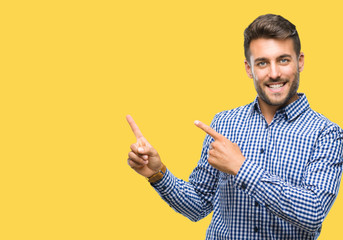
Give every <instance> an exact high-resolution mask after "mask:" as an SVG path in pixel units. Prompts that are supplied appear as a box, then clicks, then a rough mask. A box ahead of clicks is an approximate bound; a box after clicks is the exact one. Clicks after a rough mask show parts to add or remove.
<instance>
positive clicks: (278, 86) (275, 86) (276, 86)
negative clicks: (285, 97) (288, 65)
mask: <svg viewBox="0 0 343 240" xmlns="http://www.w3.org/2000/svg"><path fill="white" fill-rule="evenodd" d="M282 86H283V84H273V85H269V87H270V88H280V87H282Z"/></svg>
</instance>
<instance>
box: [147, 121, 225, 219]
mask: <svg viewBox="0 0 343 240" xmlns="http://www.w3.org/2000/svg"><path fill="white" fill-rule="evenodd" d="M211 127H212V128H215V119H214V120H213V121H212V124H211ZM212 141H213V138H212V137H210V136H208V135H206V137H205V140H204V143H203V149H202V152H201V158H200V160H199V162H198V165H197V167H196V168H195V169H194V170H193V172H192V173H191V175H190V177H189V181H188V182H186V181H184V180H182V179H179V178H176V177H175V176H174V175H173V174H172V173H171V172H170V171H169V169H167V171H166V173H165V175H164V176H163V178H162V179H161V180H160V181H158V182H156V183H153V184H151V185H152V186H153V187H154V189H155V190H156V191H157V192H158V194H159V195H160V196H161V198H162V199H163V200H164V201H165V202H167V203H168V204H169V206H170V207H172V208H173V209H174V210H175V211H176V212H178V213H181V214H182V215H184V216H186V217H187V218H189V219H190V220H191V221H194V222H195V221H199V220H201V219H202V218H204V217H206V216H207V215H208V214H209V213H211V212H212V210H213V199H214V196H215V193H216V189H217V182H218V176H219V171H218V170H216V169H215V168H213V167H212V166H211V165H210V164H209V163H208V162H207V158H208V149H209V145H210V144H211V142H212Z"/></svg>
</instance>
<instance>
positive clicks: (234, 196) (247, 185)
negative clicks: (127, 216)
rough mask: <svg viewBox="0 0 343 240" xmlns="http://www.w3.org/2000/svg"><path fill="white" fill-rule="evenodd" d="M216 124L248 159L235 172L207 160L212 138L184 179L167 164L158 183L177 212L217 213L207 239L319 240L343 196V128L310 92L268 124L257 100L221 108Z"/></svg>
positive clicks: (196, 216) (199, 216) (191, 215)
mask: <svg viewBox="0 0 343 240" xmlns="http://www.w3.org/2000/svg"><path fill="white" fill-rule="evenodd" d="M211 127H212V128H213V129H215V130H216V131H217V132H219V133H221V134H222V135H224V136H225V137H227V138H228V139H229V140H231V141H232V142H235V143H237V144H238V146H239V147H240V149H241V151H242V153H243V155H244V156H245V157H246V160H245V161H244V163H243V165H242V167H241V169H240V170H239V172H238V174H237V175H236V176H233V175H229V174H226V173H223V172H220V171H218V170H216V169H215V168H213V167H212V166H210V165H209V163H208V162H207V156H208V150H209V145H210V143H211V142H213V139H212V137H210V136H208V135H207V136H206V138H205V140H204V145H203V149H202V153H201V159H200V161H199V162H198V165H197V167H196V168H195V169H194V170H193V172H192V174H191V175H190V177H189V181H188V182H186V181H183V180H181V179H178V178H176V177H174V176H173V175H172V173H171V172H170V171H169V170H167V172H166V174H165V176H164V177H163V179H162V180H160V181H159V182H157V183H154V184H152V186H153V187H154V188H155V189H156V191H157V192H158V193H159V194H160V196H161V197H162V198H163V199H164V200H165V201H166V202H167V203H168V204H169V205H170V206H171V207H172V208H173V209H174V210H175V211H177V212H179V213H181V214H183V215H184V216H186V217H188V218H189V219H190V220H192V221H198V220H200V219H202V218H204V217H205V216H207V215H208V214H209V213H211V212H212V211H213V217H212V221H211V224H210V226H209V227H208V229H207V233H206V239H208V240H210V239H215V240H220V239H244V240H250V239H263V240H267V239H278V240H280V239H290V240H296V239H301V240H304V239H317V238H318V236H319V234H320V231H321V225H322V222H323V220H324V218H325V217H326V215H327V214H328V212H329V210H330V208H331V206H332V204H333V202H334V200H335V198H336V197H337V194H338V190H339V185H340V180H341V175H342V163H343V131H342V129H341V128H340V127H339V126H338V125H336V124H334V123H332V122H330V121H329V120H328V119H326V118H325V117H324V116H322V115H321V114H319V113H317V112H315V111H313V110H312V109H311V108H310V106H309V104H308V101H307V98H306V96H305V95H304V94H299V99H298V100H296V101H295V102H293V103H292V104H290V105H288V106H286V107H285V108H282V109H280V110H278V111H277V113H276V114H275V116H274V119H273V120H272V122H271V123H270V124H269V125H268V124H267V122H266V120H265V119H264V117H263V115H262V114H261V111H260V108H259V105H258V101H257V98H256V99H255V101H254V102H252V103H251V104H248V105H246V106H242V107H239V108H236V109H233V110H230V111H224V112H221V113H218V114H217V115H216V116H215V118H214V120H213V122H212V124H211Z"/></svg>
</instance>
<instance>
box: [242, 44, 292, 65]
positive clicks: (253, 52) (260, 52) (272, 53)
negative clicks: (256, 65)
mask: <svg viewBox="0 0 343 240" xmlns="http://www.w3.org/2000/svg"><path fill="white" fill-rule="evenodd" d="M249 48H250V60H252V61H254V60H255V59H257V58H266V59H274V58H277V57H279V56H282V55H291V56H294V57H296V53H295V50H294V43H293V39H291V38H288V39H284V40H282V39H272V38H258V39H254V40H252V41H251V42H250V47H249Z"/></svg>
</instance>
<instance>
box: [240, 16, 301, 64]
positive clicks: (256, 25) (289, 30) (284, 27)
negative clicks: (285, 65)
mask: <svg viewBox="0 0 343 240" xmlns="http://www.w3.org/2000/svg"><path fill="white" fill-rule="evenodd" d="M258 38H267V39H268V38H269V39H270V38H275V39H283V40H285V39H287V38H291V39H293V45H294V51H295V53H296V54H297V56H298V57H299V54H300V49H301V45H300V39H299V35H298V32H297V29H296V27H295V25H294V24H292V23H291V22H290V21H288V20H287V19H285V18H283V17H281V16H280V15H274V14H266V15H261V16H259V17H258V18H256V19H255V20H254V21H253V22H252V23H251V24H250V25H249V26H248V27H247V28H246V29H245V31H244V55H245V58H246V60H247V61H248V62H249V60H250V43H251V41H252V40H254V39H258Z"/></svg>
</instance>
